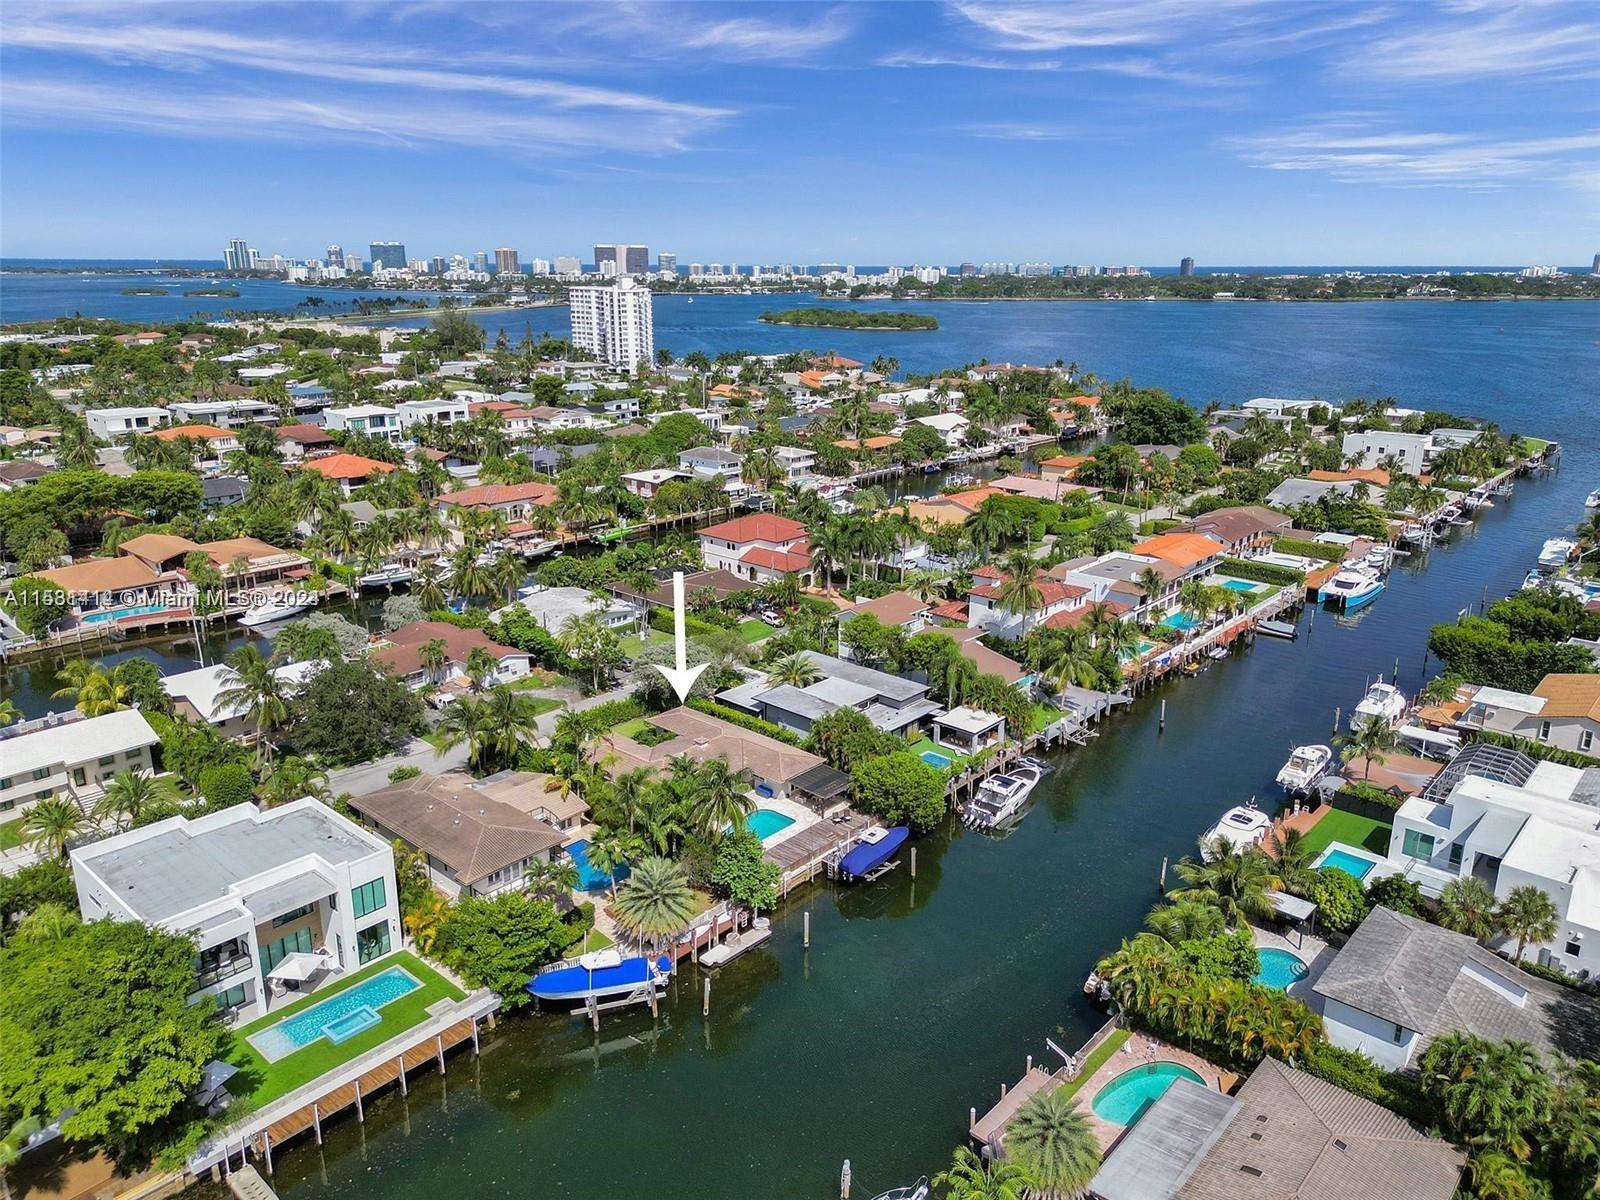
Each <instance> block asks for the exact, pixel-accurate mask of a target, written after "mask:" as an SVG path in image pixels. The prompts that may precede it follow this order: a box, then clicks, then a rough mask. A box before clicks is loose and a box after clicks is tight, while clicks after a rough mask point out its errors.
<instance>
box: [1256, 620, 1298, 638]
mask: <svg viewBox="0 0 1600 1200" xmlns="http://www.w3.org/2000/svg"><path fill="white" fill-rule="evenodd" d="M1256 632H1257V633H1264V634H1266V635H1267V636H1268V637H1275V638H1282V639H1283V640H1284V641H1286V642H1292V641H1294V639H1295V638H1297V637H1299V636H1300V630H1299V629H1298V628H1297V627H1296V626H1295V625H1293V624H1291V623H1290V622H1288V621H1258V622H1257V623H1256Z"/></svg>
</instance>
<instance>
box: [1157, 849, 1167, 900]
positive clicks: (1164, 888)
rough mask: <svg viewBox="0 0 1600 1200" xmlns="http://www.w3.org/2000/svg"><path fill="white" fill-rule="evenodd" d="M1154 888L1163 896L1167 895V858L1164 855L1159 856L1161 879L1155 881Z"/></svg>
mask: <svg viewBox="0 0 1600 1200" xmlns="http://www.w3.org/2000/svg"><path fill="white" fill-rule="evenodd" d="M1156 886H1157V887H1158V888H1160V889H1161V894H1162V895H1163V896H1165V895H1166V894H1167V856H1166V855H1165V854H1163V855H1162V856H1161V878H1160V880H1159V881H1157V883H1156Z"/></svg>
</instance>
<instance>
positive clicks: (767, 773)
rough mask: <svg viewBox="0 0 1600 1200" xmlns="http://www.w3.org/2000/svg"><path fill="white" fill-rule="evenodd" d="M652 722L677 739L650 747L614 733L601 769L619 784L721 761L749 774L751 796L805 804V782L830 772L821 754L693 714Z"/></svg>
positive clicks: (675, 713) (673, 713)
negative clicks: (639, 775) (640, 774)
mask: <svg viewBox="0 0 1600 1200" xmlns="http://www.w3.org/2000/svg"><path fill="white" fill-rule="evenodd" d="M649 721H650V724H651V725H652V726H653V727H654V728H656V729H658V730H660V731H661V732H663V733H668V734H671V735H672V736H671V737H670V738H668V739H667V740H665V741H662V742H658V743H657V744H655V745H653V746H646V745H644V744H643V743H641V742H636V741H634V740H633V739H632V738H630V737H627V736H625V735H623V734H619V733H613V734H612V735H611V737H610V743H609V746H608V752H607V754H606V756H605V758H604V759H603V760H602V764H601V765H602V767H603V769H604V770H605V771H606V772H607V773H608V774H610V775H611V776H612V777H613V778H615V777H616V776H617V775H619V774H621V773H623V772H625V771H631V770H634V769H637V768H639V767H647V768H649V769H650V770H653V771H658V772H665V771H666V770H667V767H668V764H669V763H670V762H671V761H672V760H673V759H674V758H677V757H678V756H679V755H688V756H689V757H690V758H691V759H693V760H694V761H695V762H705V761H707V760H709V759H715V758H720V759H722V760H724V761H725V762H726V763H727V764H728V767H729V768H730V769H731V770H733V771H743V772H747V773H748V775H749V778H750V781H751V790H752V791H753V792H755V794H756V795H758V796H777V797H783V798H787V797H788V796H790V795H791V793H795V794H797V795H798V796H799V798H801V799H804V798H805V795H806V793H805V791H804V788H803V787H801V786H799V785H800V781H801V779H802V777H805V776H806V775H807V774H808V773H810V772H815V771H817V769H818V768H827V763H825V762H823V760H822V759H820V758H818V757H817V756H816V755H815V754H809V753H807V752H806V751H804V750H801V749H799V748H798V747H795V746H791V745H789V744H788V743H787V742H780V741H778V740H777V739H776V738H770V737H767V736H766V735H765V734H760V733H755V732H753V731H751V730H749V729H744V728H741V727H740V726H738V725H735V724H733V723H732V722H729V721H724V720H722V719H721V718H720V717H713V716H708V715H706V714H705V713H702V712H697V711H696V710H694V709H692V708H681V707H680V708H673V709H669V710H668V711H666V712H664V713H657V714H656V715H655V716H652V717H651V718H650V719H649Z"/></svg>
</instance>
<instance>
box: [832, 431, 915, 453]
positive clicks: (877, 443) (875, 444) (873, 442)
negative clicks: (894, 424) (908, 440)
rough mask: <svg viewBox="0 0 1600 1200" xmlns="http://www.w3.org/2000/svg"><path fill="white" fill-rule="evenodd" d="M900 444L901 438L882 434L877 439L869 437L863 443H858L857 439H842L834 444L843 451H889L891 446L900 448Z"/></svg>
mask: <svg viewBox="0 0 1600 1200" xmlns="http://www.w3.org/2000/svg"><path fill="white" fill-rule="evenodd" d="M899 444H900V439H899V438H897V437H890V436H889V435H888V434H887V433H880V434H878V435H877V436H876V437H869V438H867V439H866V440H865V441H861V442H858V441H856V440H855V438H840V439H839V440H838V441H836V442H834V445H835V446H838V447H839V449H841V450H861V449H867V450H887V449H888V448H889V447H890V446H898V445H899Z"/></svg>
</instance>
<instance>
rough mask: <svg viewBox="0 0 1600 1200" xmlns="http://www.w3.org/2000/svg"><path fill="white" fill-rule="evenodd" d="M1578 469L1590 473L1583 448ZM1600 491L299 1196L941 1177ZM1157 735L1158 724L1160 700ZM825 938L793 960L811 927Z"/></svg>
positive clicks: (342, 1136)
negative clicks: (1157, 925) (1428, 642)
mask: <svg viewBox="0 0 1600 1200" xmlns="http://www.w3.org/2000/svg"><path fill="white" fill-rule="evenodd" d="M1585 458H1586V460H1587V461H1592V458H1591V457H1590V456H1588V455H1587V454H1585ZM1592 486H1593V481H1592V480H1589V479H1588V478H1587V477H1586V475H1585V474H1584V473H1583V472H1582V471H1573V470H1572V469H1571V466H1570V461H1569V467H1568V469H1567V470H1565V471H1563V472H1562V473H1560V474H1557V475H1552V476H1546V477H1539V478H1533V479H1529V480H1525V481H1523V483H1522V484H1521V485H1520V487H1519V489H1518V494H1517V496H1516V497H1515V498H1514V499H1512V500H1511V501H1509V502H1502V503H1500V504H1499V505H1498V506H1497V507H1496V508H1494V509H1492V510H1489V511H1486V512H1485V513H1484V514H1483V515H1482V518H1481V520H1480V522H1479V525H1478V527H1477V528H1476V529H1473V530H1468V531H1463V532H1462V533H1460V534H1458V535H1457V536H1456V538H1455V540H1453V541H1452V542H1451V543H1449V544H1447V545H1444V546H1442V547H1439V548H1436V549H1435V550H1434V551H1432V552H1431V553H1430V554H1429V555H1428V556H1427V557H1426V559H1421V558H1418V559H1413V560H1411V561H1410V562H1408V563H1407V564H1406V565H1405V566H1404V567H1403V568H1402V569H1400V570H1398V571H1396V572H1395V574H1394V576H1393V577H1392V580H1391V585H1390V587H1389V589H1388V590H1387V591H1386V592H1385V593H1384V595H1383V596H1382V597H1381V598H1380V599H1379V600H1378V601H1377V602H1376V603H1375V604H1373V605H1372V606H1370V607H1369V608H1368V609H1366V610H1365V611H1364V612H1363V613H1362V614H1361V615H1360V616H1358V617H1356V618H1354V619H1351V620H1348V621H1347V620H1344V619H1341V618H1338V617H1336V616H1334V615H1333V614H1332V613H1329V612H1319V613H1316V614H1315V615H1314V617H1312V616H1310V615H1309V614H1308V615H1307V617H1304V618H1302V622H1301V628H1302V636H1301V638H1300V640H1299V641H1298V642H1295V643H1292V644H1291V643H1284V642H1273V641H1269V640H1265V639H1263V640H1261V641H1260V642H1259V643H1258V644H1256V645H1255V646H1254V647H1253V648H1251V649H1248V650H1246V651H1244V652H1243V653H1241V654H1239V655H1237V656H1236V657H1235V658H1233V659H1230V660H1228V661H1226V662H1223V663H1220V664H1218V665H1216V666H1214V667H1213V668H1211V669H1210V670H1208V671H1206V672H1205V673H1204V674H1202V675H1201V676H1199V677H1198V678H1195V679H1189V680H1182V681H1179V682H1176V683H1174V684H1171V685H1169V686H1168V687H1167V688H1166V689H1164V690H1163V691H1160V692H1157V693H1155V694H1154V695H1152V696H1149V697H1147V698H1144V699H1142V700H1141V701H1140V702H1139V703H1138V704H1137V705H1135V706H1134V707H1133V708H1132V710H1130V711H1127V712H1124V713H1123V714H1121V715H1119V716H1117V717H1116V718H1114V719H1112V720H1110V721H1108V722H1107V723H1106V724H1105V725H1103V726H1102V729H1101V736H1099V737H1098V738H1096V739H1094V740H1093V741H1092V742H1091V743H1090V744H1089V745H1088V746H1086V747H1083V748H1079V749H1074V750H1072V751H1071V752H1069V753H1066V754H1064V755H1061V756H1059V757H1058V758H1057V759H1056V763H1057V769H1056V770H1055V771H1054V772H1053V773H1052V774H1050V775H1049V776H1047V777H1046V779H1045V781H1044V783H1043V784H1042V785H1041V786H1040V788H1039V789H1038V790H1037V792H1036V802H1035V803H1034V805H1033V807H1032V809H1031V811H1030V812H1029V814H1028V816H1027V817H1026V819H1025V820H1024V821H1023V823H1022V824H1021V826H1020V827H1018V828H1017V829H1016V830H1015V831H1014V832H1013V833H1012V834H1011V835H1010V836H1009V837H1006V838H992V837H986V836H981V835H976V834H973V833H970V832H967V831H964V830H962V831H956V830H946V831H944V832H941V833H940V834H937V835H935V836H933V837H930V838H926V839H924V840H922V841H921V842H919V843H918V844H917V850H918V854H917V860H918V872H917V876H916V878H914V879H913V878H912V877H911V875H910V873H909V871H908V870H907V869H906V867H905V866H904V865H903V866H902V868H901V869H900V870H899V871H896V872H894V873H893V874H892V875H890V876H889V877H887V878H886V879H884V880H882V881H880V882H879V883H876V884H872V885H868V886H865V887H859V888H852V889H842V888H835V887H833V886H832V885H825V886H820V887H816V888H814V889H812V890H811V891H809V892H805V893H802V894H801V895H800V896H799V897H798V898H797V899H795V900H793V901H791V903H790V904H789V906H788V907H787V908H785V909H783V910H781V911H780V912H779V913H778V914H777V915H776V917H775V919H774V921H773V928H774V936H773V938H772V940H771V941H770V942H769V943H767V945H765V946H763V947H762V948H761V949H759V950H757V951H755V952H753V953H751V954H749V955H747V956H746V957H744V958H742V959H740V960H738V961H736V962H735V963H733V964H731V965H729V966H727V967H725V968H723V969H721V970H720V971H719V972H717V973H715V975H714V976H713V987H712V999H711V1013H710V1016H709V1017H702V1016H701V1012H700V996H701V987H702V979H703V976H702V975H701V974H700V973H699V972H698V970H697V969H695V968H693V967H687V968H685V969H684V970H683V971H682V972H681V973H680V974H679V975H678V976H677V977H676V979H675V980H674V983H673V985H672V990H671V995H670V998H669V1000H668V1002H667V1004H666V1005H665V1006H664V1007H663V1009H662V1012H661V1015H660V1018H659V1019H657V1020H652V1019H651V1018H650V1016H649V1015H648V1013H646V1012H640V1013H637V1014H615V1013H614V1014H610V1015H608V1016H607V1017H606V1018H605V1020H604V1023H603V1025H602V1027H601V1030H600V1032H599V1034H598V1035H596V1034H595V1033H593V1032H592V1031H591V1030H590V1029H589V1028H588V1027H587V1026H586V1025H584V1024H582V1023H581V1022H579V1021H577V1020H575V1019H569V1018H567V1017H564V1016H558V1015H535V1014H531V1013H528V1014H517V1015H513V1016H512V1017H510V1018H509V1019H508V1020H506V1021H504V1022H503V1023H502V1025H501V1027H500V1029H499V1030H498V1031H497V1032H496V1033H494V1034H493V1035H491V1036H489V1037H488V1038H486V1040H485V1042H484V1046H483V1053H482V1056H481V1057H480V1058H478V1059H473V1058H472V1057H471V1056H470V1055H464V1056H457V1057H455V1058H453V1059H452V1060H451V1062H450V1068H449V1073H448V1075H447V1076H446V1077H444V1078H443V1079H442V1080H441V1079H440V1078H439V1077H438V1076H437V1075H433V1074H427V1075H423V1076H420V1077H419V1078H418V1080H417V1082H416V1085H415V1086H414V1087H413V1089H412V1092H411V1095H410V1097H409V1098H403V1097H401V1096H400V1095H399V1094H398V1093H397V1092H392V1091H391V1092H389V1093H387V1094H386V1095H385V1096H384V1097H383V1098H382V1099H381V1100H379V1101H378V1102H376V1103H371V1104H369V1105H368V1107H367V1121H366V1124H365V1125H360V1124H358V1123H357V1122H355V1121H354V1120H344V1121H341V1122H339V1123H337V1124H336V1125H334V1126H333V1127H331V1128H330V1130H329V1132H328V1138H327V1143H326V1144H325V1145H324V1146H322V1147H320V1148H319V1147H317V1146H316V1145H314V1144H313V1143H312V1142H311V1141H310V1140H309V1139H305V1140H302V1141H300V1142H298V1143H296V1144H295V1145H294V1146H293V1147H291V1148H288V1149H287V1150H285V1151H284V1152H282V1153H280V1154H279V1155H278V1156H277V1164H276V1165H277V1176H276V1180H275V1182H276V1184H277V1187H278V1189H279V1192H280V1194H281V1195H282V1196H283V1197H284V1200H323V1198H325V1197H343V1196H361V1197H370V1198H373V1200H390V1198H395V1200H398V1198H402V1197H404V1198H414V1197H431V1196H441V1197H442V1196H473V1197H502V1196H504V1197H513V1196H515V1197H522V1196H538V1197H551V1198H557V1197H560V1198H565V1197H571V1198H574V1200H584V1198H588V1197H597V1196H643V1195H656V1196H696V1197H707V1198H723V1197H726V1198H729V1200H732V1198H734V1197H753V1196H760V1197H791V1196H792V1197H827V1196H831V1195H835V1194H837V1191H836V1189H837V1187H838V1176H839V1168H840V1164H841V1162H842V1161H843V1160H844V1159H846V1158H848V1159H850V1160H851V1163H852V1165H853V1168H854V1174H855V1190H856V1194H857V1195H858V1196H859V1195H866V1196H871V1195H873V1194H874V1193H875V1192H877V1191H880V1190H882V1189H884V1188H887V1187H889V1186H891V1185H894V1184H896V1183H900V1182H909V1181H911V1180H913V1179H915V1178H916V1177H917V1176H919V1175H921V1174H924V1173H932V1172H933V1171H934V1170H936V1169H937V1168H938V1167H939V1166H940V1165H942V1164H943V1163H944V1162H946V1161H948V1158H949V1154H950V1150H951V1148H952V1147H953V1146H955V1145H956V1144H957V1143H959V1142H960V1140H961V1139H962V1136H963V1133H964V1131H965V1129H966V1122H967V1109H968V1107H969V1106H974V1105H975V1106H978V1107H979V1108H980V1110H981V1109H982V1108H983V1107H986V1106H987V1105H988V1104H989V1103H992V1102H993V1100H994V1099H995V1098H996V1097H997V1096H998V1094H999V1092H998V1089H999V1086H1000V1084H1001V1083H1002V1082H1005V1083H1010V1082H1013V1081H1014V1080H1015V1079H1016V1078H1017V1077H1018V1076H1019V1075H1020V1074H1021V1072H1022V1069H1023V1065H1024V1057H1025V1056H1026V1055H1028V1054H1030V1053H1031V1054H1033V1055H1035V1056H1036V1058H1038V1059H1040V1060H1042V1061H1045V1062H1053V1061H1054V1060H1053V1058H1052V1056H1051V1054H1050V1052H1049V1051H1048V1049H1047V1048H1046V1045H1045V1039H1046V1038H1047V1037H1048V1038H1053V1039H1054V1040H1055V1041H1056V1042H1057V1043H1058V1044H1060V1045H1061V1046H1063V1047H1064V1048H1067V1049H1072V1048H1075V1047H1076V1046H1077V1045H1078V1044H1080V1043H1081V1042H1082V1040H1083V1039H1084V1038H1085V1037H1086V1036H1087V1035H1088V1034H1089V1033H1091V1032H1092V1031H1093V1030H1094V1029H1095V1028H1096V1027H1097V1026H1098V1024H1099V1023H1100V1020H1101V1016H1100V1014H1099V1013H1097V1012H1096V1011H1094V1010H1093V1009H1092V1008H1091V1007H1090V1006H1089V1005H1088V1004H1087V1003H1086V1002H1085V1001H1084V1000H1083V998H1082V996H1081V993H1080V990H1079V989H1080V986H1081V984H1082V981H1083V979H1084V977H1085V975H1086V974H1087V973H1088V971H1089V969H1090V968H1091V967H1092V966H1093V964H1094V961H1095V959H1096V958H1097V957H1098V956H1099V955H1101V954H1102V953H1104V952H1105V951H1107V950H1109V949H1111V948H1113V947H1114V946H1115V945H1116V944H1117V943H1118V941H1119V940H1120V939H1121V938H1123V937H1125V936H1127V935H1128V934H1130V933H1132V932H1134V931H1135V930H1136V929H1137V928H1138V927H1139V924H1140V922H1141V920H1142V918H1143V915H1144V913H1145V911H1146V910H1147V909H1148V908H1149V907H1150V905H1151V904H1152V903H1154V901H1155V900H1156V896H1157V893H1156V876H1157V872H1158V870H1159V868H1160V863H1161V859H1162V857H1163V856H1164V855H1165V856H1171V857H1173V858H1174V859H1175V858H1176V857H1177V856H1179V855H1181V854H1183V853H1185V852H1187V851H1188V850H1189V849H1191V848H1192V846H1193V843H1194V840H1195V838H1196V837H1197V836H1198V835H1199V833H1200V832H1201V831H1202V830H1203V829H1204V828H1205V827H1206V826H1207V825H1209V824H1210V823H1211V822H1212V821H1213V820H1214V819H1215V818H1216V816H1217V815H1218V814H1219V813H1220V812H1221V811H1222V810H1223V809H1225V808H1227V807H1228V806H1230V805H1232V804H1236V803H1238V802H1239V801H1241V800H1243V799H1245V798H1247V797H1248V796H1250V795H1252V794H1254V795H1257V796H1259V797H1260V798H1261V799H1262V801H1263V802H1264V803H1272V802H1276V799H1277V797H1276V793H1275V792H1274V789H1273V785H1272V777H1273V775H1274V774H1275V773H1276V771H1277V769H1278V768H1279V766H1280V765H1281V764H1282V762H1283V759H1284V758H1285V756H1286V755H1287V752H1288V749H1289V747H1290V746H1291V745H1293V744H1295V743H1297V742H1307V741H1326V740H1327V735H1328V733H1329V730H1330V727H1331V725H1332V721H1333V709H1334V706H1335V705H1341V706H1343V708H1344V709H1345V711H1346V712H1348V711H1349V708H1350V706H1351V705H1353V704H1354V703H1355V702H1356V700H1357V699H1358V698H1359V696H1360V695H1361V692H1362V690H1363V688H1364V686H1365V684H1366V682H1367V680H1368V678H1369V677H1370V676H1372V675H1374V674H1376V673H1377V672H1379V671H1383V672H1388V671H1391V670H1392V669H1393V665H1394V662H1395V660H1396V659H1399V660H1400V668H1401V682H1402V684H1403V685H1404V686H1406V687H1408V688H1415V687H1416V686H1417V685H1418V684H1419V682H1420V681H1421V679H1422V678H1423V675H1422V672H1423V669H1424V664H1423V661H1422V654H1423V643H1424V638H1425V633H1426V630H1427V628H1428V626H1429V625H1430V624H1431V623H1432V622H1434V621H1437V620H1448V619H1452V618H1453V617H1454V616H1455V614H1456V613H1457V611H1458V610H1460V609H1461V608H1463V607H1467V606H1469V605H1475V604H1476V603H1477V602H1478V601H1479V600H1480V598H1481V596H1482V595H1483V593H1484V590H1485V588H1487V590H1488V594H1489V595H1490V596H1491V597H1495V596H1499V595H1502V594H1504V593H1505V592H1507V591H1508V590H1510V589H1511V588H1513V587H1515V586H1516V584H1517V583H1519V582H1520V580H1521V577H1522V574H1523V572H1524V571H1525V570H1526V569H1527V565H1528V563H1529V562H1530V561H1531V559H1532V557H1533V555H1534V554H1536V553H1537V550H1538V546H1539V544H1540V542H1541V541H1542V540H1543V538H1544V537H1545V536H1547V535H1548V533H1549V531H1550V530H1551V529H1554V528H1557V527H1560V526H1562V525H1566V524H1570V523H1571V521H1572V520H1574V519H1576V518H1577V517H1578V516H1580V515H1581V512H1582V497H1583V494H1584V493H1585V492H1586V491H1587V490H1588V489H1589V487H1592ZM1162 698H1165V699H1166V700H1167V725H1166V729H1165V731H1164V732H1161V731H1159V730H1158V718H1159V704H1160V701H1161V699H1162ZM805 910H809V911H810V912H811V914H812V945H811V948H810V949H809V950H806V949H804V948H803V947H802V945H801V934H800V930H801V913H802V912H803V911H805Z"/></svg>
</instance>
